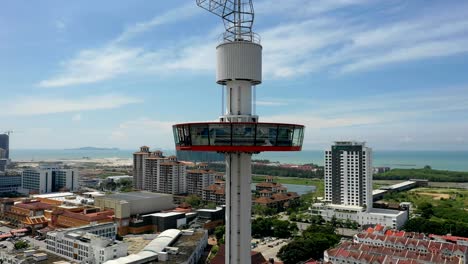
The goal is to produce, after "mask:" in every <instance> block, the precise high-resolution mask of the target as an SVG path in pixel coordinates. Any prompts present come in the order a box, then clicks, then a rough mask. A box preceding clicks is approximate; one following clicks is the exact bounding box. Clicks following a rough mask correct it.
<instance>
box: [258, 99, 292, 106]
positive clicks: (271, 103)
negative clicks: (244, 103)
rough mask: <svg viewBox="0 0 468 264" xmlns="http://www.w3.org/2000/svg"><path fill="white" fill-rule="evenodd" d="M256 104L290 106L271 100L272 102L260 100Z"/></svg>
mask: <svg viewBox="0 0 468 264" xmlns="http://www.w3.org/2000/svg"><path fill="white" fill-rule="evenodd" d="M255 104H256V105H257V106H286V105H288V103H287V102H284V101H279V100H278V101H277V100H271V101H263V100H259V101H257V102H255Z"/></svg>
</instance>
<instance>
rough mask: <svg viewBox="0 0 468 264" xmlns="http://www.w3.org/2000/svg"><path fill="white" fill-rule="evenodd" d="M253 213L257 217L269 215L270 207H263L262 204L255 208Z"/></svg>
mask: <svg viewBox="0 0 468 264" xmlns="http://www.w3.org/2000/svg"><path fill="white" fill-rule="evenodd" d="M252 212H253V213H254V214H256V215H263V216H265V215H267V213H268V207H266V206H265V205H261V204H256V205H254V206H253V208H252Z"/></svg>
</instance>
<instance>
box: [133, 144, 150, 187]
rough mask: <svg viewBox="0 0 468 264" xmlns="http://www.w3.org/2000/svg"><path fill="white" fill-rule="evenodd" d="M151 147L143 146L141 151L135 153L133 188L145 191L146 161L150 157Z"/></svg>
mask: <svg viewBox="0 0 468 264" xmlns="http://www.w3.org/2000/svg"><path fill="white" fill-rule="evenodd" d="M150 154H151V153H150V151H149V147H147V146H142V147H141V148H140V151H138V152H135V153H133V186H134V187H135V189H138V190H143V184H144V181H145V159H146V158H147V157H148V156H149V155H150Z"/></svg>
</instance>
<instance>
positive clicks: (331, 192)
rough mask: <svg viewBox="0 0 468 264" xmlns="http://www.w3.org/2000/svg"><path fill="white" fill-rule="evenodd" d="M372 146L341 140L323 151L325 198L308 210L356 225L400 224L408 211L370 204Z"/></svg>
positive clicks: (404, 220) (327, 217) (329, 218)
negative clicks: (353, 222)
mask: <svg viewBox="0 0 468 264" xmlns="http://www.w3.org/2000/svg"><path fill="white" fill-rule="evenodd" d="M372 172H373V171H372V149H371V148H368V147H366V146H365V143H364V142H355V141H340V142H335V144H334V145H333V146H332V147H331V148H330V150H327V151H325V199H324V201H323V202H322V203H315V204H313V205H312V207H311V208H310V209H311V213H312V214H315V215H320V216H322V217H323V218H324V219H325V220H326V221H330V220H331V219H332V218H333V217H336V218H337V219H342V220H351V221H355V222H357V223H358V224H359V225H361V226H363V225H376V224H381V225H384V226H389V227H393V228H400V227H401V226H403V225H404V223H405V222H406V221H407V220H408V211H406V210H401V211H400V210H389V209H379V208H372V203H373V195H372Z"/></svg>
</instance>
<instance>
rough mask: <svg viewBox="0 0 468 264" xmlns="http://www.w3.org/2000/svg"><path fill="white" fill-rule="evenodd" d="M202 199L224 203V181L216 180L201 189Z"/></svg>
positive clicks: (219, 203)
mask: <svg viewBox="0 0 468 264" xmlns="http://www.w3.org/2000/svg"><path fill="white" fill-rule="evenodd" d="M202 200H203V201H205V202H212V203H216V204H218V205H222V204H226V189H225V183H224V181H220V180H217V181H216V182H215V183H214V184H212V185H210V186H208V187H206V188H204V189H203V191H202Z"/></svg>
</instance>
